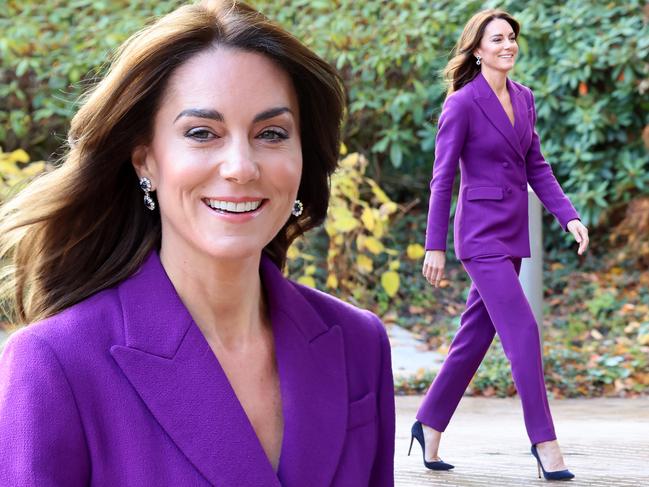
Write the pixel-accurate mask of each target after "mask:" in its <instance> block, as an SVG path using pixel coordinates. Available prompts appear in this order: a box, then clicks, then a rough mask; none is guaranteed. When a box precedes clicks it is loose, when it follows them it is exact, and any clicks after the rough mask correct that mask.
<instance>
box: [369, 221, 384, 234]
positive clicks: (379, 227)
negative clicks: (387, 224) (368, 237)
mask: <svg viewBox="0 0 649 487" xmlns="http://www.w3.org/2000/svg"><path fill="white" fill-rule="evenodd" d="M383 232H384V225H383V222H382V221H381V220H375V221H374V230H372V234H373V235H374V236H375V237H376V238H382V237H383Z"/></svg>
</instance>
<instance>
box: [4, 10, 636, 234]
mask: <svg viewBox="0 0 649 487" xmlns="http://www.w3.org/2000/svg"><path fill="white" fill-rule="evenodd" d="M181 3H183V2H179V1H170V0H162V1H151V0H145V1H142V2H130V1H126V0H112V1H98V0H95V1H89V0H72V1H66V2H61V1H57V0H46V1H42V2H35V1H15V0H9V1H8V2H7V7H6V8H5V9H3V11H4V16H3V17H2V18H0V33H1V34H0V58H1V59H2V62H1V65H0V146H2V147H4V148H5V150H13V149H17V148H23V149H26V150H28V152H29V153H30V154H31V155H32V156H33V157H35V158H40V159H47V158H49V157H50V156H51V154H52V153H54V152H56V150H57V149H58V148H59V147H60V146H61V143H62V141H63V140H64V139H65V133H66V128H67V124H68V121H69V119H70V117H71V115H72V114H73V112H74V111H75V108H76V103H75V102H76V100H77V99H78V97H79V95H80V93H81V92H82V90H83V89H85V88H87V87H88V86H89V85H91V84H92V82H93V81H94V80H95V79H96V77H97V76H99V75H101V73H102V72H103V71H104V70H105V68H106V61H107V60H108V59H109V58H110V53H111V52H112V51H113V50H114V49H115V48H116V47H117V46H118V45H119V44H120V43H121V42H122V41H123V40H124V39H126V37H127V36H128V35H130V34H132V33H133V32H135V31H136V30H138V29H139V28H140V27H141V26H142V25H143V24H144V23H145V21H146V20H147V19H150V18H151V17H152V16H155V15H159V14H163V13H165V12H168V11H170V10H172V9H173V8H174V7H175V6H177V5H179V4H181ZM253 3H254V4H255V5H256V6H257V7H258V8H260V9H261V10H262V11H264V12H265V13H266V14H267V15H268V16H269V17H271V18H272V19H275V20H276V21H278V22H280V23H282V24H283V25H284V26H286V27H287V28H288V29H289V30H290V31H291V32H293V33H294V34H295V35H296V36H297V37H298V38H300V39H302V40H303V41H304V42H305V43H307V44H308V45H309V46H311V47H312V48H313V49H314V50H315V51H317V52H318V53H320V54H321V55H323V56H324V57H325V58H326V59H328V60H330V61H331V62H332V63H334V64H335V65H336V66H337V67H338V68H339V69H340V70H341V72H342V73H343V75H344V78H345V80H346V83H347V86H348V89H349V95H350V106H349V117H348V121H347V124H346V126H345V141H346V143H347V145H348V147H349V150H350V151H352V152H360V153H365V154H367V155H368V156H371V157H370V158H371V160H372V165H371V171H373V173H374V176H375V178H377V179H378V180H379V182H380V183H381V184H382V185H384V186H385V187H386V189H387V190H388V193H389V194H390V195H391V196H392V198H393V199H395V200H396V201H405V200H407V199H409V198H412V196H413V194H415V195H418V196H420V197H421V201H422V204H423V202H425V201H426V198H425V196H426V191H427V187H428V179H429V175H430V171H431V167H432V162H433V157H432V151H433V148H434V138H435V134H436V128H435V126H436V122H437V117H438V115H439V112H440V107H441V104H442V101H443V98H444V87H443V86H442V84H441V83H440V82H439V76H438V74H439V71H440V70H441V69H442V68H443V66H444V65H445V63H446V62H447V60H448V55H449V52H450V50H451V48H452V47H453V45H454V43H455V41H456V39H457V38H458V36H459V33H460V31H461V29H462V26H463V24H464V23H465V22H466V21H467V20H468V18H469V17H470V15H471V14H472V13H474V12H475V11H477V10H479V9H482V8H484V7H492V6H498V7H502V8H505V9H506V10H508V11H510V12H511V13H513V14H514V15H515V16H516V18H517V19H519V21H520V22H521V24H522V32H521V37H520V48H521V55H520V59H519V61H518V62H517V66H516V69H515V72H514V73H513V78H514V79H517V80H519V81H521V82H523V83H524V84H526V85H528V86H530V87H531V88H532V89H533V90H534V91H535V94H536V100H537V108H538V116H539V121H538V131H539V133H540V135H541V139H542V142H543V149H544V152H545V154H546V157H547V158H548V160H549V161H550V162H551V163H552V164H553V166H554V170H555V172H556V174H557V176H558V178H559V179H560V181H561V182H562V185H563V187H564V189H565V190H566V192H567V193H568V194H569V195H570V196H571V197H572V199H573V201H574V203H575V205H576V206H577V207H578V208H579V210H580V212H581V214H582V216H583V220H584V221H585V223H586V224H597V223H606V216H607V215H608V214H609V212H610V211H612V210H614V209H615V208H618V207H619V206H620V205H624V204H626V203H627V202H628V201H630V200H631V199H632V198H633V197H634V196H636V195H638V194H648V193H649V171H648V170H647V169H649V160H648V157H647V148H646V147H645V146H644V145H643V142H642V137H641V134H642V130H643V129H644V127H645V126H647V125H648V123H649V95H648V92H649V28H648V25H647V15H648V14H647V11H646V7H645V6H644V2H643V1H641V0H615V1H610V2H604V1H602V0H570V1H567V2H555V1H554V0H539V1H536V2H527V1H520V0H506V1H504V2H494V1H486V2H485V1H477V0H463V1H455V0H454V1H451V0H442V1H439V2H436V3H435V6H434V7H433V6H431V4H430V2H428V1H426V0H391V1H389V2H388V1H385V0H367V1H363V2H357V1H353V0H327V1H318V0H278V1H277V0H276V1H269V0H259V1H256V2H253ZM643 7H645V10H644V11H643Z"/></svg>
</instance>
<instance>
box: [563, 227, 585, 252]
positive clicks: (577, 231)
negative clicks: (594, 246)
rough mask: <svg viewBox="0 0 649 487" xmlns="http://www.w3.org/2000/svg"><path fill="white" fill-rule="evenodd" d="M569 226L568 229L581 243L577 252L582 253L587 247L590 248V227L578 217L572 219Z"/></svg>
mask: <svg viewBox="0 0 649 487" xmlns="http://www.w3.org/2000/svg"><path fill="white" fill-rule="evenodd" d="M567 227H568V231H569V232H570V233H572V235H573V236H574V237H575V240H576V241H577V242H578V243H579V249H578V250H577V254H579V255H581V254H583V253H584V252H586V249H587V248H588V228H586V227H585V226H584V224H583V223H581V221H580V220H576V219H575V220H570V221H569V222H568V225H567Z"/></svg>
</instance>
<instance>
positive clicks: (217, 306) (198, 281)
mask: <svg viewBox="0 0 649 487" xmlns="http://www.w3.org/2000/svg"><path fill="white" fill-rule="evenodd" d="M184 256H191V258H185V257H184ZM260 259H261V255H256V256H252V257H246V258H241V259H215V258H212V257H208V256H201V255H200V254H198V253H197V252H185V253H181V252H175V251H174V252H170V251H168V250H167V247H165V246H164V240H163V245H162V247H161V249H160V261H161V262H162V266H163V267H164V269H165V271H166V273H167V275H168V276H169V279H170V280H171V282H172V284H173V286H174V288H175V289H176V292H177V293H178V296H180V299H181V301H182V302H183V304H184V305H185V306H186V307H187V309H188V311H189V313H190V314H191V316H192V318H193V319H194V322H195V323H196V325H197V326H198V327H199V328H200V330H201V332H202V333H203V335H204V336H205V338H206V339H207V341H208V342H209V343H210V345H213V346H218V347H219V348H223V349H228V350H241V349H243V348H245V347H246V346H247V345H250V344H252V343H254V342H255V340H256V339H258V338H259V337H260V336H261V335H262V334H263V331H264V329H265V328H266V323H267V320H266V313H265V307H264V299H263V293H262V289H261V279H260V276H259V263H260Z"/></svg>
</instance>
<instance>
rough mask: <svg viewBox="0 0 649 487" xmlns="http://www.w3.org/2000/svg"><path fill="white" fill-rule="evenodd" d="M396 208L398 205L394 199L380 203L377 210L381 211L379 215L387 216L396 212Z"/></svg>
mask: <svg viewBox="0 0 649 487" xmlns="http://www.w3.org/2000/svg"><path fill="white" fill-rule="evenodd" d="M398 209H399V207H398V206H397V204H396V203H395V202H394V201H386V202H385V203H383V204H382V205H381V207H380V208H379V211H380V212H381V216H389V215H392V214H393V213H394V212H396V211H397V210H398Z"/></svg>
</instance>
